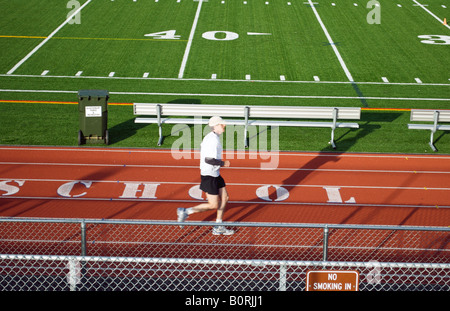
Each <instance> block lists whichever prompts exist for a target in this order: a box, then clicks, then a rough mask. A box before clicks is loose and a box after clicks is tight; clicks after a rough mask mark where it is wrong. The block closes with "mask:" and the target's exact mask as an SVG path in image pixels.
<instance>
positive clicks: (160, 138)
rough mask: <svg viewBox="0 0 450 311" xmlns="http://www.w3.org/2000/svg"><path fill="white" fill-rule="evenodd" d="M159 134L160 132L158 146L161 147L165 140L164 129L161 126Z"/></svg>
mask: <svg viewBox="0 0 450 311" xmlns="http://www.w3.org/2000/svg"><path fill="white" fill-rule="evenodd" d="M158 132H159V139H158V146H161V145H162V142H163V139H164V137H163V136H162V128H161V126H160V127H159V128H158Z"/></svg>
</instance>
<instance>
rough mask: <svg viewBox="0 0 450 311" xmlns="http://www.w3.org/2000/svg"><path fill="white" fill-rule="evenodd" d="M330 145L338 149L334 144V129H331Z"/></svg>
mask: <svg viewBox="0 0 450 311" xmlns="http://www.w3.org/2000/svg"><path fill="white" fill-rule="evenodd" d="M329 144H330V145H331V146H332V147H333V149H336V144H335V143H334V128H332V129H331V140H330V142H329Z"/></svg>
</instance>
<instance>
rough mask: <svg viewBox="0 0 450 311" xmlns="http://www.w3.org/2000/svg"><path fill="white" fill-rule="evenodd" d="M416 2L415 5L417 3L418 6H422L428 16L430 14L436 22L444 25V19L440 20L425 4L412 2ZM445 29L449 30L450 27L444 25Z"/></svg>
mask: <svg viewBox="0 0 450 311" xmlns="http://www.w3.org/2000/svg"><path fill="white" fill-rule="evenodd" d="M412 1H414V3H416V4H417V5H418V6H420V7H421V8H422V9H424V10H425V11H426V12H427V13H428V14H430V15H431V16H433V17H434V18H435V19H436V20H438V21H439V22H440V23H441V24H442V25H443V24H444V21H443V20H442V19H440V18H439V17H437V16H436V15H435V14H434V13H433V12H431V11H430V10H428V9H427V8H426V7H425V6H424V5H423V4H421V3H419V2H418V1H416V0H412ZM443 26H445V27H447V28H448V29H450V25H448V24H447V25H443Z"/></svg>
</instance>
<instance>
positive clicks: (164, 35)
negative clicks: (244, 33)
mask: <svg viewBox="0 0 450 311" xmlns="http://www.w3.org/2000/svg"><path fill="white" fill-rule="evenodd" d="M175 33H176V30H166V31H160V32H154V33H148V34H146V35H144V36H145V37H153V38H154V39H165V40H178V39H180V38H181V36H179V35H176V34H175ZM202 37H203V38H205V39H207V40H214V41H231V40H236V39H237V38H239V35H238V34H237V33H235V32H231V31H220V30H214V31H207V32H204V33H203V34H202Z"/></svg>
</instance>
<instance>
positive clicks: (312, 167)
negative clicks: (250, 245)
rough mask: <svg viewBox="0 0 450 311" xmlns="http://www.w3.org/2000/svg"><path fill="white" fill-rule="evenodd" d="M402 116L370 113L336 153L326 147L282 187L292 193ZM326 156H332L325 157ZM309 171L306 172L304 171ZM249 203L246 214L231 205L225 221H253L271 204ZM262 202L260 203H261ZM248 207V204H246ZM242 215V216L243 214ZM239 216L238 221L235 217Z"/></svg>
mask: <svg viewBox="0 0 450 311" xmlns="http://www.w3.org/2000/svg"><path fill="white" fill-rule="evenodd" d="M400 115H401V114H399V113H389V114H386V113H383V115H382V116H381V115H380V114H379V113H374V112H370V113H367V115H365V116H364V120H365V121H364V122H363V123H360V128H359V129H347V130H346V131H345V132H344V133H342V134H341V135H340V136H339V137H337V139H336V140H335V141H336V151H333V150H332V149H331V147H330V146H326V147H324V148H323V149H322V150H320V151H319V154H318V155H317V156H316V157H314V158H313V159H311V160H310V161H309V162H307V163H306V164H304V165H302V167H299V169H298V170H295V171H294V172H293V173H292V174H291V175H290V176H288V177H287V178H285V179H284V180H283V181H282V183H281V186H283V187H284V188H285V189H286V190H288V191H289V192H291V191H292V190H293V189H294V188H295V186H297V185H300V184H301V183H302V181H303V180H305V179H306V178H307V177H308V176H309V175H310V174H312V173H314V172H315V171H316V170H317V169H320V168H321V167H322V166H325V165H326V164H328V163H333V162H336V161H338V160H339V155H342V154H345V153H346V152H348V150H350V149H351V148H352V146H354V145H355V144H356V143H357V142H358V141H359V140H361V139H364V138H365V137H366V136H368V135H370V134H371V133H373V132H374V131H376V130H378V129H379V128H380V127H381V126H380V125H379V124H376V123H378V122H380V121H381V122H392V121H393V120H395V119H396V118H398V117H399V116H400ZM352 133H356V134H355V135H351V134H352ZM324 154H327V155H331V156H323V155H324ZM305 168H306V169H307V170H304V169H305ZM270 189H271V191H270V192H269V198H270V199H272V202H273V201H274V200H275V199H276V198H277V194H276V189H275V187H270ZM229 195H230V198H231V199H230V200H232V197H233V194H232V193H229ZM249 202H255V204H254V205H252V206H250V207H248V208H245V212H244V213H242V210H243V209H242V207H243V206H242V204H230V206H229V207H228V212H229V213H228V215H227V213H225V214H224V216H225V217H224V220H226V218H228V219H233V221H236V222H242V221H251V219H254V218H255V216H257V215H258V214H259V213H260V212H261V211H262V209H264V208H267V204H270V202H269V201H263V200H262V199H260V198H259V197H257V196H255V197H254V198H253V199H251V200H249ZM259 202H260V203H259ZM246 205H248V204H246ZM237 207H241V208H239V211H236V212H232V211H233V209H235V208H237ZM241 213H242V214H241ZM236 216H238V217H237V218H236V219H235V218H234V217H236Z"/></svg>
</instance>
